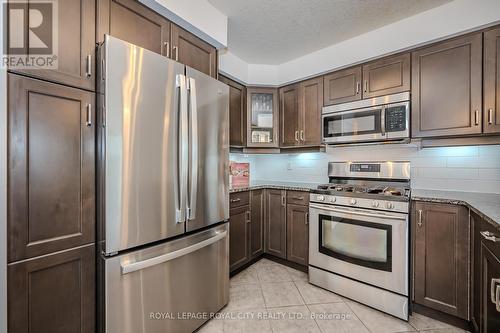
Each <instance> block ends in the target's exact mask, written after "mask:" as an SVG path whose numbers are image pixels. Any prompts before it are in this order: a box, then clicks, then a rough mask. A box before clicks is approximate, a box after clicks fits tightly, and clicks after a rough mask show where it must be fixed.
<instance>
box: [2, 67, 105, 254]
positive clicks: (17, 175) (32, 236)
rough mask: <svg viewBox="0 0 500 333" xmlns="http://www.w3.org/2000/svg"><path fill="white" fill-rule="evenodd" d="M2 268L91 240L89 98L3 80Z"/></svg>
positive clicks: (39, 84)
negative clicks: (5, 257)
mask: <svg viewBox="0 0 500 333" xmlns="http://www.w3.org/2000/svg"><path fill="white" fill-rule="evenodd" d="M8 81H9V109H8V115H9V134H8V135H9V140H8V141H9V158H8V164H9V175H8V179H9V188H8V198H9V199H8V210H9V219H8V235H9V236H8V237H9V241H8V249H9V254H8V259H9V262H13V261H17V260H21V259H26V258H29V257H34V256H39V255H42V254H47V253H50V252H54V251H60V250H64V249H68V248H71V247H76V246H80V245H83V244H87V243H90V242H93V241H94V229H95V185H94V183H95V172H94V164H95V162H94V161H95V156H94V155H95V154H94V145H95V143H94V135H95V133H94V132H95V130H94V123H95V117H94V114H95V113H94V112H93V110H95V107H94V99H95V97H94V94H93V93H90V92H86V91H83V90H79V89H74V88H68V87H65V86H61V85H57V84H54V83H49V82H44V81H39V80H35V79H28V78H25V77H22V76H17V75H14V74H9V77H8Z"/></svg>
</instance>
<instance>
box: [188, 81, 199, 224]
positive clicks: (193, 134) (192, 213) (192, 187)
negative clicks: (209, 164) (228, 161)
mask: <svg viewBox="0 0 500 333" xmlns="http://www.w3.org/2000/svg"><path fill="white" fill-rule="evenodd" d="M188 89H189V121H190V125H191V128H190V129H189V133H190V137H189V140H190V147H189V151H190V158H191V163H190V165H189V169H190V170H189V171H190V175H189V177H190V178H189V203H188V209H187V215H188V216H187V219H188V220H194V219H195V218H196V198H197V194H198V105H197V103H196V81H195V79H193V78H189V79H188Z"/></svg>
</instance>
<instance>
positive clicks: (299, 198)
mask: <svg viewBox="0 0 500 333" xmlns="http://www.w3.org/2000/svg"><path fill="white" fill-rule="evenodd" d="M292 198H293V199H295V200H304V197H296V196H293V197H292Z"/></svg>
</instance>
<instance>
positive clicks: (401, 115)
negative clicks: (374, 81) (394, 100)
mask: <svg viewBox="0 0 500 333" xmlns="http://www.w3.org/2000/svg"><path fill="white" fill-rule="evenodd" d="M385 130H386V132H400V131H405V130H406V106H404V105H401V106H391V107H388V108H386V109H385Z"/></svg>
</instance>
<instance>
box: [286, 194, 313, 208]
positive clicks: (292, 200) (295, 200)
mask: <svg viewBox="0 0 500 333" xmlns="http://www.w3.org/2000/svg"><path fill="white" fill-rule="evenodd" d="M286 202H287V204H294V205H309V193H308V192H303V191H286Z"/></svg>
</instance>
